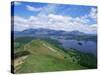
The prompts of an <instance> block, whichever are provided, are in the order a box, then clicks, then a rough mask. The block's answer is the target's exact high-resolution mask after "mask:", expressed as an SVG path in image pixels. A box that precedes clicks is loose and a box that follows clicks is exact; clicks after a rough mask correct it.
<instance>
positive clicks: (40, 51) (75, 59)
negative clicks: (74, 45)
mask: <svg viewBox="0 0 100 75" xmlns="http://www.w3.org/2000/svg"><path fill="white" fill-rule="evenodd" d="M15 50H17V51H15V54H16V53H17V55H18V56H16V57H18V58H16V59H14V61H15V63H14V67H15V73H26V72H27V73H29V72H47V71H63V70H79V69H88V68H95V67H96V60H95V59H96V58H95V57H94V56H92V60H91V56H90V55H88V54H84V53H81V52H77V51H75V50H73V49H70V50H68V51H67V52H64V51H63V50H62V48H60V47H57V46H55V45H54V44H52V43H49V42H47V41H45V40H40V39H33V40H32V41H31V42H27V43H25V44H23V45H22V46H20V47H18V48H15ZM18 52H20V54H18ZM25 52H26V53H25ZM21 53H22V55H23V56H22V55H21ZM85 56H87V57H86V60H85V59H84V58H85ZM82 59H84V62H80V60H81V61H82ZM87 59H89V62H91V61H93V63H88V64H87V62H88V60H87ZM85 61H87V62H85ZM87 65H89V66H87Z"/></svg>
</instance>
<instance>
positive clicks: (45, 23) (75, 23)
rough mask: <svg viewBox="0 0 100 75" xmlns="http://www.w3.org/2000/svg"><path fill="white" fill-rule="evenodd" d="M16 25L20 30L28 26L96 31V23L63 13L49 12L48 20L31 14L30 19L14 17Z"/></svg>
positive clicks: (86, 31) (87, 31)
mask: <svg viewBox="0 0 100 75" xmlns="http://www.w3.org/2000/svg"><path fill="white" fill-rule="evenodd" d="M14 21H15V23H14V25H15V26H16V27H15V29H16V28H18V27H21V28H19V30H24V29H28V28H46V29H54V30H64V31H75V30H76V31H81V32H85V33H96V30H97V28H96V26H97V25H96V24H93V25H88V24H84V23H83V21H81V18H72V17H67V16H62V15H54V14H49V15H48V16H46V20H44V19H43V18H41V17H39V16H31V17H29V18H28V19H24V18H22V17H19V16H15V17H14Z"/></svg>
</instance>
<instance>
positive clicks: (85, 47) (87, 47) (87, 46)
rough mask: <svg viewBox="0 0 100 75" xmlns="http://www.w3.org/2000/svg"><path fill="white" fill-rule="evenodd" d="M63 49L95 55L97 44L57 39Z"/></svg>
mask: <svg viewBox="0 0 100 75" xmlns="http://www.w3.org/2000/svg"><path fill="white" fill-rule="evenodd" d="M59 42H60V43H61V44H62V46H63V47H64V48H65V49H69V48H73V49H77V50H79V51H81V52H85V53H92V54H94V55H97V42H95V41H77V40H64V39H59Z"/></svg>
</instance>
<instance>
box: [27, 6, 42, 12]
mask: <svg viewBox="0 0 100 75" xmlns="http://www.w3.org/2000/svg"><path fill="white" fill-rule="evenodd" d="M26 9H27V10H29V11H35V12H37V11H41V10H42V8H36V7H33V6H30V5H26Z"/></svg>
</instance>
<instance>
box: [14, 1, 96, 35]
mask: <svg viewBox="0 0 100 75" xmlns="http://www.w3.org/2000/svg"><path fill="white" fill-rule="evenodd" d="M12 8H14V15H12V16H14V22H15V23H14V25H15V28H14V29H15V30H19V31H22V30H24V29H28V28H50V29H55V30H65V31H74V30H78V31H81V32H86V33H96V26H97V7H96V6H83V5H67V4H49V3H36V2H14V4H12ZM85 27H86V28H85ZM81 28H83V30H81Z"/></svg>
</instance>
